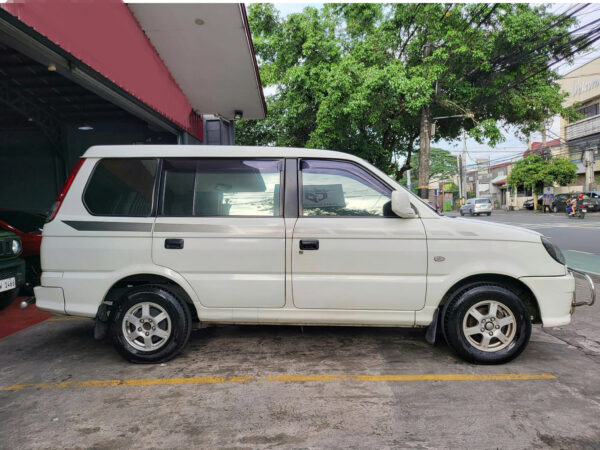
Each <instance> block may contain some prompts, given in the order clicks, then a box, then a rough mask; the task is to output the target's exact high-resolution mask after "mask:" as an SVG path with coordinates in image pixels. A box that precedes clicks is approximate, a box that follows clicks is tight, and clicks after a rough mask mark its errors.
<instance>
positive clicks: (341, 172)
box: [301, 160, 394, 216]
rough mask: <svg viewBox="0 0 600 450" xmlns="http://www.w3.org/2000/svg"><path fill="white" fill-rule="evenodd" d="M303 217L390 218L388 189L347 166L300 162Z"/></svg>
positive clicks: (389, 194)
mask: <svg viewBox="0 0 600 450" xmlns="http://www.w3.org/2000/svg"><path fill="white" fill-rule="evenodd" d="M301 170H302V215H304V216H393V215H394V214H393V213H392V211H391V206H390V197H391V189H390V188H389V187H387V186H386V185H384V184H383V183H382V182H381V181H379V180H378V179H377V178H375V177H373V176H372V175H370V174H369V173H368V172H366V171H365V170H363V169H361V168H360V167H358V166H356V165H354V164H351V163H346V162H340V161H326V160H303V161H302V166H301Z"/></svg>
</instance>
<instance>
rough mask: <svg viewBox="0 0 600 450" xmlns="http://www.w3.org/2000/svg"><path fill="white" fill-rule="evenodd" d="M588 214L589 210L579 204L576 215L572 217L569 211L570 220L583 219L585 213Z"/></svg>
mask: <svg viewBox="0 0 600 450" xmlns="http://www.w3.org/2000/svg"><path fill="white" fill-rule="evenodd" d="M586 212H587V209H586V208H584V207H583V205H580V204H578V205H577V206H576V207H575V214H573V215H571V214H570V213H569V211H568V210H567V217H568V218H569V219H583V218H584V217H585V213H586Z"/></svg>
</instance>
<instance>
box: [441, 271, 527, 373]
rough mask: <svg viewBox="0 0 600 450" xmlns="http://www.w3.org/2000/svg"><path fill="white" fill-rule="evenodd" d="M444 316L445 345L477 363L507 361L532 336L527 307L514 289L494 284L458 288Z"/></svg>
mask: <svg viewBox="0 0 600 450" xmlns="http://www.w3.org/2000/svg"><path fill="white" fill-rule="evenodd" d="M443 318H444V322H443V326H444V334H445V337H446V341H447V342H448V345H449V346H450V347H451V348H452V349H453V350H454V351H455V352H456V353H457V354H458V355H459V356H460V357H462V358H463V359H465V360H467V361H469V362H473V363H477V364H502V363H505V362H508V361H510V360H512V359H514V358H516V357H517V356H518V355H519V354H520V353H521V352H522V351H523V350H525V347H527V344H528V343H529V338H530V337H531V319H530V315H529V311H528V310H527V307H526V306H525V305H524V304H523V302H522V301H521V299H520V298H519V297H518V296H517V295H516V294H515V293H514V292H512V291H510V290H508V289H506V288H504V287H502V286H500V285H497V284H485V283H480V284H475V285H472V286H470V287H467V288H466V289H464V290H463V291H461V292H459V293H458V294H457V295H456V296H455V297H454V298H453V299H452V300H451V301H450V302H449V303H448V304H447V307H446V308H445V312H444V316H443Z"/></svg>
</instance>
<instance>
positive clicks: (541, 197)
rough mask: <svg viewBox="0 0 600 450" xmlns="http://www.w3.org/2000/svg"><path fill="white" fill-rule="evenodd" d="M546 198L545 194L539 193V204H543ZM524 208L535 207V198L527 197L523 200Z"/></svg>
mask: <svg viewBox="0 0 600 450" xmlns="http://www.w3.org/2000/svg"><path fill="white" fill-rule="evenodd" d="M543 200H544V194H542V195H538V205H541V204H542V202H543ZM523 208H525V209H533V199H532V198H530V199H527V200H525V201H524V202H523Z"/></svg>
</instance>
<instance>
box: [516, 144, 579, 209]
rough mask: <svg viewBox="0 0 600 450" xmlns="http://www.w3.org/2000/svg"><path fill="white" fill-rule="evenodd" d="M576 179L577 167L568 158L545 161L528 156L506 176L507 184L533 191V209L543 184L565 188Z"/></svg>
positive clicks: (536, 156) (539, 157)
mask: <svg viewBox="0 0 600 450" xmlns="http://www.w3.org/2000/svg"><path fill="white" fill-rule="evenodd" d="M576 177H577V166H576V165H575V164H574V163H572V162H571V161H570V160H569V158H554V159H552V160H551V161H547V160H545V159H543V158H542V157H541V156H539V155H530V156H528V157H526V158H523V159H521V160H519V161H517V162H516V163H515V165H514V166H513V168H512V170H511V172H510V174H509V175H508V184H510V185H511V186H515V187H516V186H525V187H528V188H530V189H531V190H532V191H533V203H534V209H537V198H538V195H539V194H540V193H541V192H542V191H543V188H544V185H545V184H546V185H553V184H554V183H557V184H559V185H560V186H566V185H567V184H569V183H570V182H572V181H573V180H574V179H575V178H576Z"/></svg>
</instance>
